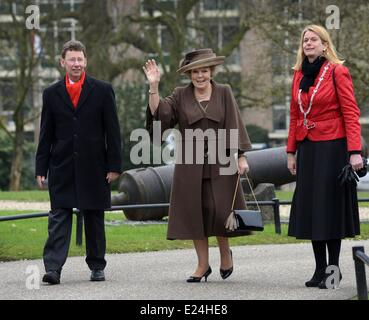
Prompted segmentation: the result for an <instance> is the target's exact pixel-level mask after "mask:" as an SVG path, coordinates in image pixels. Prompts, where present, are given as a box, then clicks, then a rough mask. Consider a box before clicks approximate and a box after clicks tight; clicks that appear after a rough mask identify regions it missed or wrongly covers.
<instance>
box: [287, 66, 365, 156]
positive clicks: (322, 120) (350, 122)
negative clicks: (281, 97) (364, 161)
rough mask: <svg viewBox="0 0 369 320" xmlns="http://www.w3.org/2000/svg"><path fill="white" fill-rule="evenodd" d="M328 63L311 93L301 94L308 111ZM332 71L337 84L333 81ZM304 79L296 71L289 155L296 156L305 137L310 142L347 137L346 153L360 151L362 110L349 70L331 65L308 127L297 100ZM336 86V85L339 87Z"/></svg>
mask: <svg viewBox="0 0 369 320" xmlns="http://www.w3.org/2000/svg"><path fill="white" fill-rule="evenodd" d="M327 64H328V61H326V62H325V63H324V64H323V66H322V68H321V70H320V73H319V75H318V76H317V77H316V79H315V82H314V86H311V87H310V88H309V92H308V93H306V92H303V91H302V92H301V101H302V106H303V109H304V111H305V112H306V110H307V109H308V106H309V102H310V98H311V95H312V94H313V90H314V89H315V87H316V85H317V84H318V82H319V78H320V77H321V74H322V73H323V70H324V67H325V66H326V65H327ZM333 70H334V79H335V82H334V80H333ZM302 77H303V74H302V71H301V70H299V71H295V73H294V76H293V83H292V95H291V105H290V130H289V134H288V142H287V152H291V153H294V152H295V151H296V149H297V145H298V142H299V141H302V140H304V139H305V138H306V137H307V138H308V139H309V140H311V141H325V140H334V139H338V138H343V137H346V138H347V151H360V150H361V129H360V123H359V117H360V110H359V108H358V106H357V104H356V100H355V96H354V88H353V84H352V79H351V75H350V72H349V71H348V69H347V68H346V67H345V66H343V65H339V64H330V66H329V69H328V70H327V72H326V74H325V76H324V80H323V81H322V82H321V85H320V87H319V89H318V91H317V93H316V94H315V97H314V100H313V104H312V107H311V110H310V112H309V114H308V115H307V119H308V127H306V126H305V125H304V123H303V120H304V115H303V113H302V112H301V111H300V107H299V104H298V100H297V99H298V92H299V86H300V81H301V79H302ZM334 83H336V88H335V85H334Z"/></svg>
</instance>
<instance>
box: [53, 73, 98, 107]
mask: <svg viewBox="0 0 369 320" xmlns="http://www.w3.org/2000/svg"><path fill="white" fill-rule="evenodd" d="M93 87H94V84H93V82H92V79H91V77H89V76H88V75H87V74H86V78H85V81H84V83H83V86H82V92H81V96H80V97H79V101H78V104H77V108H74V106H73V103H72V100H71V99H70V97H69V94H68V91H67V87H66V85H65V77H64V78H63V79H61V80H60V81H59V82H58V85H57V92H58V94H59V95H60V96H61V98H62V99H63V101H64V103H65V104H66V105H67V106H68V107H69V108H70V109H71V110H72V111H73V112H75V113H77V112H79V111H80V110H81V108H82V107H83V105H84V104H85V102H86V99H87V97H88V96H89V94H90V93H91V90H92V88H93Z"/></svg>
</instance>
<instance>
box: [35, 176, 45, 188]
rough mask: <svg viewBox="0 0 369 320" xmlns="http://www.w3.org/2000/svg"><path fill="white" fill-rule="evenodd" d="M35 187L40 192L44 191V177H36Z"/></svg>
mask: <svg viewBox="0 0 369 320" xmlns="http://www.w3.org/2000/svg"><path fill="white" fill-rule="evenodd" d="M36 179H37V185H38V187H39V188H40V189H41V190H42V189H45V177H44V176H37V177H36Z"/></svg>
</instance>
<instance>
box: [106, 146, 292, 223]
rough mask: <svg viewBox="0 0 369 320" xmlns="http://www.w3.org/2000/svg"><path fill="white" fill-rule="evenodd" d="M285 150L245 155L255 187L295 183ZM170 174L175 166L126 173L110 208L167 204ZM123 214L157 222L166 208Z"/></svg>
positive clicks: (165, 211) (271, 149)
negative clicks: (289, 169) (288, 166)
mask: <svg viewBox="0 0 369 320" xmlns="http://www.w3.org/2000/svg"><path fill="white" fill-rule="evenodd" d="M285 150H286V149H285V147H278V148H270V149H264V150H258V151H249V152H247V153H246V155H247V158H248V163H249V166H250V173H249V178H250V180H251V182H252V185H253V186H254V187H256V186H257V185H258V184H260V183H272V184H274V185H276V186H279V185H283V184H286V183H289V182H292V181H294V180H295V177H294V176H292V175H291V174H290V172H289V171H288V169H287V155H286V151H285ZM173 172H174V165H166V166H159V167H148V168H139V169H133V170H128V171H125V172H124V173H123V174H122V175H121V178H120V183H119V192H120V193H119V194H117V195H114V196H113V197H112V205H113V206H117V205H125V204H150V203H151V204H152V203H168V202H169V197H170V189H171V183H172V177H173ZM124 214H125V216H126V217H127V219H129V220H160V219H162V218H163V217H165V216H166V215H167V214H168V209H167V208H155V209H125V210H124Z"/></svg>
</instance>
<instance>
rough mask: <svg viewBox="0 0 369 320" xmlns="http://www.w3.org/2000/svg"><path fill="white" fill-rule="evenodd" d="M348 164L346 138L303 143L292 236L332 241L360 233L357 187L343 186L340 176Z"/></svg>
mask: <svg viewBox="0 0 369 320" xmlns="http://www.w3.org/2000/svg"><path fill="white" fill-rule="evenodd" d="M348 162H349V156H348V153H347V143H346V139H345V138H342V139H336V140H330V141H309V140H307V139H305V140H304V141H303V142H301V143H300V144H299V147H298V150H297V180H296V189H295V192H294V195H293V200H292V206H291V214H290V222H289V226H288V235H289V236H294V237H296V238H298V239H310V240H330V239H343V238H346V237H354V236H355V235H358V234H360V220H359V210H358V203H357V193H356V187H355V186H353V185H352V184H345V185H344V186H340V184H339V181H338V175H339V174H340V172H341V170H342V168H343V167H344V166H345V165H346V164H347V163H348Z"/></svg>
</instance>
